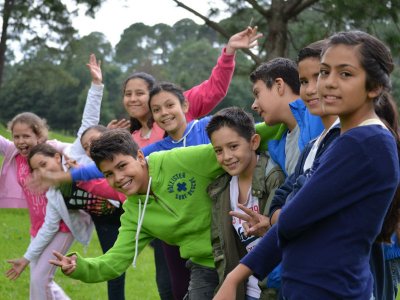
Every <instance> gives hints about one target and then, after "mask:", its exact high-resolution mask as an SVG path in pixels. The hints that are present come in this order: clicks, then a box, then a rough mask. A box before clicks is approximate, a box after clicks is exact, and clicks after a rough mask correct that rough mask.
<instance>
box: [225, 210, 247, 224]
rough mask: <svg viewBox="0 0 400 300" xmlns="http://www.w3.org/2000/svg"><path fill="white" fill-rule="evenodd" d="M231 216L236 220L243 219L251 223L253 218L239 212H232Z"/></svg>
mask: <svg viewBox="0 0 400 300" xmlns="http://www.w3.org/2000/svg"><path fill="white" fill-rule="evenodd" d="M229 215H231V216H233V217H236V218H239V219H241V220H243V221H245V222H250V221H251V217H250V216H248V215H246V214H242V213H239V212H237V211H230V212H229Z"/></svg>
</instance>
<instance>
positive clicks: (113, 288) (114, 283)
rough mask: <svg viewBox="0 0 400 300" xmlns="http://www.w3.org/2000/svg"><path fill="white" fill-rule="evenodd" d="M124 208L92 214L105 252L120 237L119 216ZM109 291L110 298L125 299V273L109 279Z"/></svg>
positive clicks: (112, 299)
mask: <svg viewBox="0 0 400 300" xmlns="http://www.w3.org/2000/svg"><path fill="white" fill-rule="evenodd" d="M121 213H122V210H116V211H115V212H114V213H113V214H112V215H107V216H101V217H96V216H92V219H93V222H94V225H95V227H96V231H97V236H98V237H99V242H100V246H101V249H102V250H103V253H106V252H107V251H108V250H109V249H110V248H111V247H112V246H114V242H115V241H116V240H117V237H118V229H119V227H120V226H121V223H120V221H119V218H120V216H121ZM107 291H108V299H109V300H124V299H125V273H123V274H122V275H121V276H119V277H117V278H115V279H112V280H109V281H107Z"/></svg>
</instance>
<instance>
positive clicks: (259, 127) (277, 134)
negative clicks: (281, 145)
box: [255, 122, 287, 151]
mask: <svg viewBox="0 0 400 300" xmlns="http://www.w3.org/2000/svg"><path fill="white" fill-rule="evenodd" d="M255 127H256V133H258V134H259V135H260V137H261V141H260V146H259V147H258V149H257V150H258V151H267V150H268V142H269V141H270V140H280V139H281V138H282V135H283V133H284V132H285V131H286V129H287V127H286V125H285V124H277V125H274V126H269V125H267V124H265V123H264V122H262V123H257V124H256V126H255Z"/></svg>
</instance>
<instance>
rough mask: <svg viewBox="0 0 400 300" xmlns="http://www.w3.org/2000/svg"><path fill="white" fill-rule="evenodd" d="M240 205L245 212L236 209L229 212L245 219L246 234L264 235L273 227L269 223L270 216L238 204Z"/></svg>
mask: <svg viewBox="0 0 400 300" xmlns="http://www.w3.org/2000/svg"><path fill="white" fill-rule="evenodd" d="M238 207H239V208H240V209H241V210H242V211H244V212H245V213H244V214H241V213H238V212H235V211H230V212H229V214H230V215H231V216H234V217H236V218H239V219H242V220H243V221H245V223H243V229H244V233H245V235H246V236H251V235H254V236H258V237H262V236H264V235H265V233H266V232H267V231H268V229H269V228H270V227H271V226H270V224H269V218H268V217H266V216H264V215H261V214H259V213H256V212H254V211H252V210H251V209H249V208H247V207H246V206H243V205H242V204H238Z"/></svg>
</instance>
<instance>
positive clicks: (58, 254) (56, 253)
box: [53, 250, 64, 260]
mask: <svg viewBox="0 0 400 300" xmlns="http://www.w3.org/2000/svg"><path fill="white" fill-rule="evenodd" d="M53 255H54V256H55V257H57V259H58V260H62V259H63V258H64V255H62V254H61V253H60V252H58V251H56V250H53Z"/></svg>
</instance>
